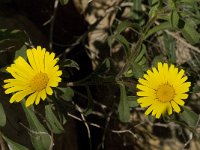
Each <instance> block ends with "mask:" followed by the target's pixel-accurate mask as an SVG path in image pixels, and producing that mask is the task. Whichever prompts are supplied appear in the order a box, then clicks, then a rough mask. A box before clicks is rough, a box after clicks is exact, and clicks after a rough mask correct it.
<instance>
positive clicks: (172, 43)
mask: <svg viewBox="0 0 200 150" xmlns="http://www.w3.org/2000/svg"><path fill="white" fill-rule="evenodd" d="M163 41H164V46H165V50H166V53H167V56H168V60H169V63H172V64H174V63H176V40H174V38H173V37H172V36H171V35H168V34H163ZM161 59H163V58H161Z"/></svg>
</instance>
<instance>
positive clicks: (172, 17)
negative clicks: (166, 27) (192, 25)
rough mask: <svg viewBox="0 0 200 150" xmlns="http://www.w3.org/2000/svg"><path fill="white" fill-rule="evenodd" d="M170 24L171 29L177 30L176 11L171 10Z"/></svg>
mask: <svg viewBox="0 0 200 150" xmlns="http://www.w3.org/2000/svg"><path fill="white" fill-rule="evenodd" d="M170 23H171V26H172V27H176V28H178V23H179V14H178V12H177V11H176V10H172V11H171V14H170Z"/></svg>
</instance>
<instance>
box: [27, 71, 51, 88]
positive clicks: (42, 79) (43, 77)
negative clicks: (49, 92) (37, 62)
mask: <svg viewBox="0 0 200 150" xmlns="http://www.w3.org/2000/svg"><path fill="white" fill-rule="evenodd" d="M48 82H49V78H48V76H47V74H46V73H42V72H40V73H38V74H36V75H35V76H34V77H33V78H32V80H31V83H30V85H31V88H32V89H33V90H35V91H41V90H43V89H45V88H46V86H47V83H48Z"/></svg>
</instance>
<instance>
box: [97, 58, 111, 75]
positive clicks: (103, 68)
mask: <svg viewBox="0 0 200 150" xmlns="http://www.w3.org/2000/svg"><path fill="white" fill-rule="evenodd" d="M110 65H111V64H110V60H109V59H108V58H106V59H105V60H104V61H103V62H102V63H101V64H100V65H99V66H98V67H97V68H96V70H95V71H94V73H95V74H97V75H102V74H105V73H106V72H108V71H109V70H110Z"/></svg>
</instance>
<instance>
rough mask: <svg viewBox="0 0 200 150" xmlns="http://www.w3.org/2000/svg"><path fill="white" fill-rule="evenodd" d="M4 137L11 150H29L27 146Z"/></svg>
mask: <svg viewBox="0 0 200 150" xmlns="http://www.w3.org/2000/svg"><path fill="white" fill-rule="evenodd" d="M2 137H3V139H4V140H5V141H6V143H7V144H8V148H9V150H28V148H26V147H25V146H23V145H20V144H18V143H16V142H14V141H12V140H11V139H9V138H7V137H6V136H4V135H2Z"/></svg>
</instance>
